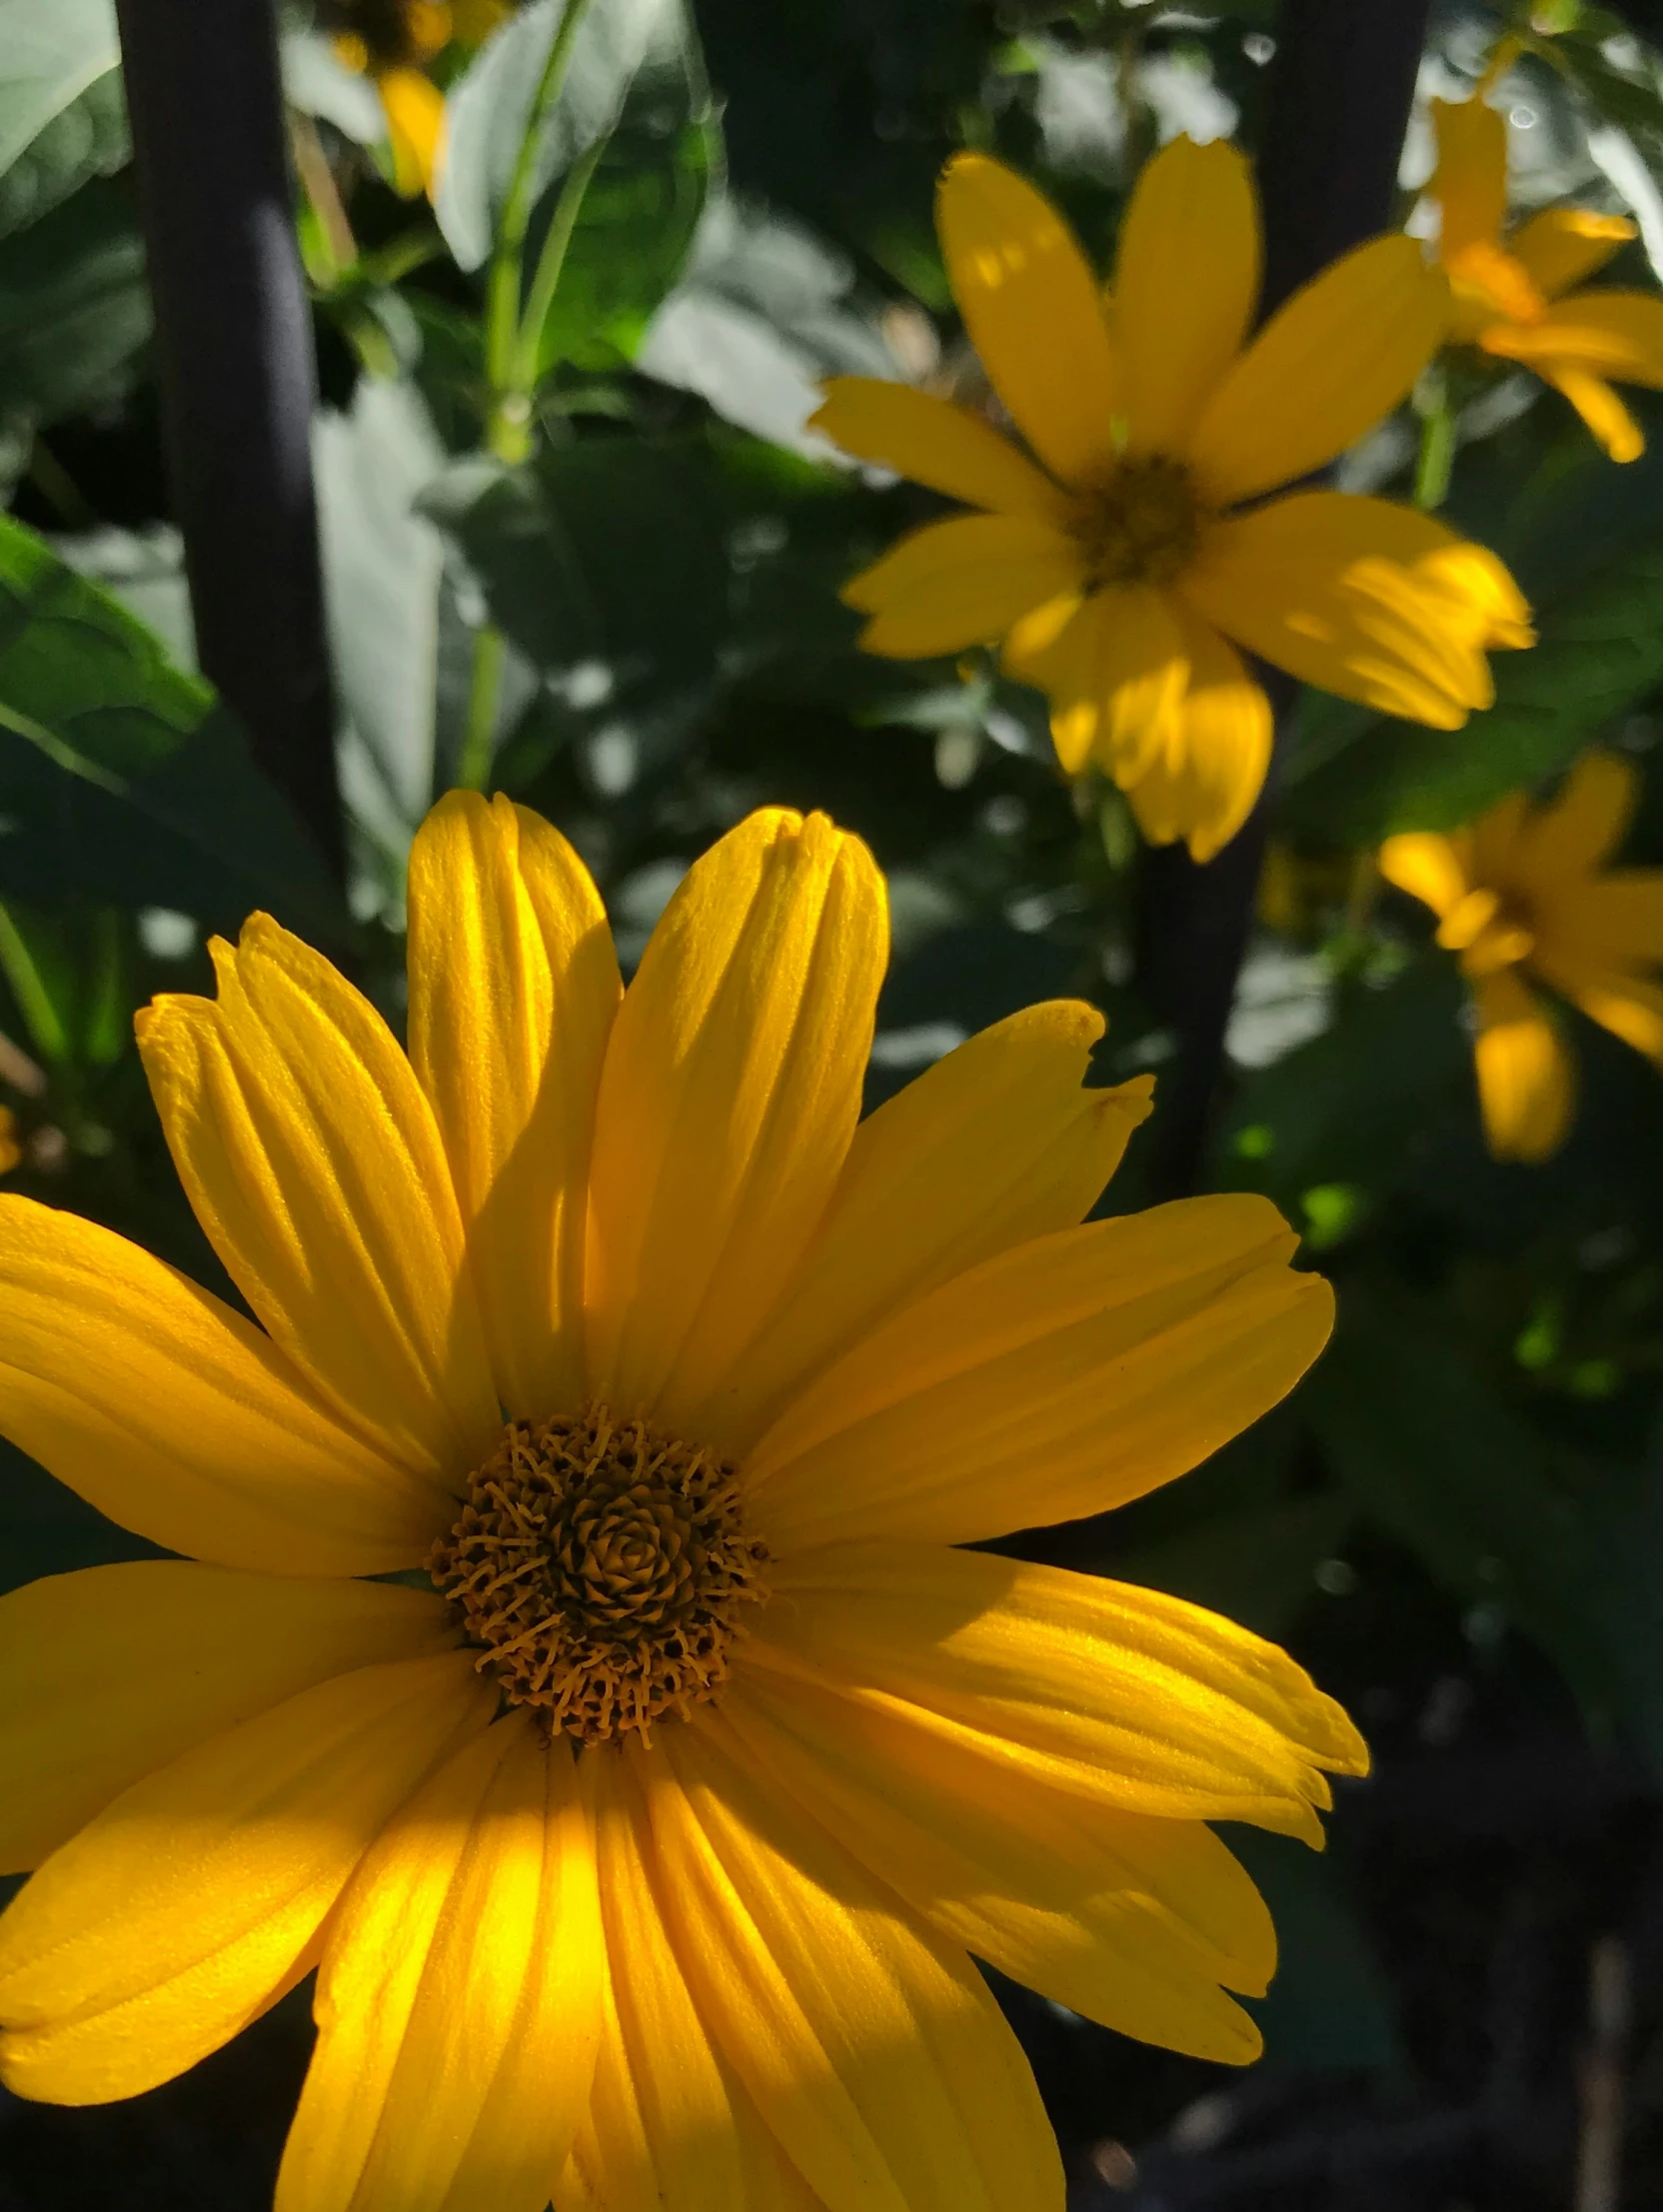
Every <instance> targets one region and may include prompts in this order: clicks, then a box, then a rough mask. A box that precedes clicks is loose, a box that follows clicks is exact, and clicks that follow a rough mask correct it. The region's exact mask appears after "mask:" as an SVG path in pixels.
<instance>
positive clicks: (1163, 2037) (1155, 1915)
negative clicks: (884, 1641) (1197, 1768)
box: [717, 1668, 1276, 2065]
mask: <svg viewBox="0 0 1663 2212" xmlns="http://www.w3.org/2000/svg"><path fill="white" fill-rule="evenodd" d="M717 1723H718V1724H719V1725H722V1724H725V1725H726V1726H727V1727H728V1728H730V1729H731V1730H732V1731H733V1733H734V1734H735V1735H736V1736H738V1737H739V1738H740V1739H741V1740H742V1741H743V1742H744V1744H745V1745H746V1747H747V1749H748V1750H749V1751H750V1752H751V1754H752V1757H753V1759H754V1760H755V1761H756V1762H757V1763H758V1765H759V1766H760V1767H761V1768H763V1769H764V1770H765V1771H767V1772H768V1773H770V1774H771V1775H774V1776H776V1777H777V1778H778V1780H779V1782H780V1783H781V1785H782V1786H783V1787H785V1788H787V1789H789V1790H790V1791H791V1792H792V1794H793V1796H794V1797H795V1798H797V1799H799V1800H800V1801H801V1802H802V1804H803V1805H804V1806H805V1807H806V1809H807V1810H809V1811H810V1812H812V1813H813V1814H814V1816H815V1818H816V1819H817V1820H819V1821H820V1823H821V1824H822V1826H823V1827H825V1828H827V1829H828V1830H829V1831H830V1832H831V1833H832V1835H834V1836H835V1837H836V1838H837V1839H838V1841H839V1842H840V1843H842V1844H843V1846H844V1848H845V1849H847V1850H850V1851H852V1852H853V1854H854V1855H855V1857H856V1858H858V1859H859V1860H860V1862H861V1863H862V1865H864V1866H865V1867H866V1868H867V1869H868V1870H869V1871H870V1872H871V1873H873V1874H875V1875H876V1876H877V1877H878V1878H879V1879H880V1880H882V1881H884V1882H886V1883H888V1884H889V1885H891V1886H892V1887H893V1888H895V1889H897V1890H898V1891H899V1892H900V1893H901V1895H902V1896H904V1897H905V1899H906V1900H907V1902H908V1903H909V1904H910V1905H911V1906H913V1908H914V1909H915V1910H916V1911H918V1912H920V1913H922V1914H923V1916H924V1917H925V1919H927V1920H928V1921H929V1922H930V1924H931V1925H932V1926H934V1927H936V1928H939V1929H940V1930H941V1932H942V1933H943V1934H944V1935H947V1936H949V1937H951V1938H952V1939H953V1940H954V1941H955V1942H958V1943H961V1944H963V1946H964V1948H965V1949H966V1950H968V1951H971V1952H973V1953H974V1954H975V1956H976V1957H977V1958H984V1959H986V1960H987V1962H988V1963H989V1964H990V1965H992V1966H996V1967H997V1968H998V1970H999V1972H1000V1973H1002V1974H1008V1975H1009V1976H1010V1977H1011V1979H1012V1980H1014V1981H1018V1982H1022V1983H1024V1984H1025V1985H1026V1986H1027V1987H1028V1988H1030V1989H1035V1990H1037V1991H1038V1992H1039V1994H1040V1995H1041V1996H1043V1997H1048V1998H1049V1999H1050V2000H1051V2002H1052V2003H1053V2004H1060V2005H1066V2006H1067V2007H1068V2009H1069V2011H1071V2012H1078V2013H1081V2014H1083V2015H1084V2017H1085V2018H1086V2019H1088V2020H1095V2021H1097V2022H1098V2023H1099V2024H1100V2025H1102V2026H1103V2027H1111V2028H1116V2029H1118V2030H1119V2031H1120V2033H1121V2034H1123V2035H1134V2036H1136V2037H1138V2038H1139V2039H1140V2040H1141V2041H1143V2042H1146V2043H1159V2044H1163V2045H1164V2046H1165V2047H1166V2048H1168V2049H1171V2050H1181V2051H1187V2052H1189V2053H1190V2054H1191V2055H1192V2056H1194V2057H1196V2058H1210V2059H1218V2060H1222V2061H1223V2062H1224V2063H1226V2064H1236V2065H1240V2064H1244V2063H1245V2062H1246V2061H1248V2060H1249V2059H1252V2058H1256V2057H1257V2056H1258V2052H1259V2034H1258V2030H1257V2028H1256V2027H1255V2026H1254V2025H1253V2022H1252V2021H1251V2020H1250V2019H1249V2018H1248V2016H1247V2015H1246V2013H1244V2012H1243V2011H1242V2010H1241V2008H1240V2006H1239V2005H1236V2004H1234V2003H1232V2002H1231V2000H1230V1999H1229V1998H1228V1997H1227V1996H1225V1995H1224V1992H1223V1988H1221V1987H1220V1983H1222V1984H1224V1985H1225V1987H1230V1988H1236V1989H1240V1990H1243V1991H1245V1992H1247V1993H1248V1994H1250V1995H1262V1993H1263V1991H1264V1989H1265V1987H1266V1985H1267V1984H1268V1982H1269V1979H1270V1975H1271V1972H1272V1971H1273V1969H1274V1966H1275V1962H1276V1939H1275V1932H1274V1930H1273V1929H1272V1927H1271V1924H1270V1916H1269V1914H1268V1913H1267V1912H1266V1911H1265V1909H1264V1905H1263V1903H1262V1901H1261V1900H1260V1898H1259V1895H1258V1892H1257V1891H1256V1890H1255V1889H1254V1887H1253V1885H1252V1883H1251V1882H1250V1881H1249V1880H1248V1878H1247V1876H1246V1875H1245V1874H1244V1873H1243V1871H1242V1869H1241V1868H1240V1866H1239V1865H1238V1864H1237V1863H1236V1861H1235V1860H1234V1859H1233V1858H1232V1857H1231V1855H1230V1853H1229V1852H1228V1851H1227V1850H1226V1849H1225V1848H1224V1846H1223V1844H1222V1843H1220V1842H1219V1840H1218V1838H1217V1837H1216V1836H1215V1835H1214V1834H1213V1833H1212V1831H1211V1829H1209V1828H1207V1827H1206V1826H1204V1825H1203V1824H1202V1823H1201V1822H1200V1821H1198V1820H1150V1819H1145V1818H1142V1817H1140V1816H1139V1815H1137V1814H1135V1813H1127V1812H1119V1811H1116V1810H1115V1809H1113V1808H1112V1807H1110V1806H1106V1805H1100V1804H1093V1803H1088V1802H1086V1801H1085V1800H1083V1799H1081V1798H1078V1797H1073V1796H1070V1795H1069V1794H1068V1793H1066V1792H1065V1791H1063V1790H1060V1789H1056V1788H1054V1787H1049V1786H1047V1785H1046V1784H1044V1783H1042V1782H1039V1781H1037V1780H1035V1779H1033V1778H1032V1777H1031V1776H1029V1777H1026V1778H1025V1779H1024V1780H1023V1783H1022V1786H1021V1787H1020V1788H1019V1789H1013V1788H1012V1787H1011V1786H1010V1776H1009V1773H1008V1770H1007V1769H1005V1768H1004V1767H1002V1766H1001V1765H1000V1764H999V1763H998V1762H997V1760H996V1759H992V1758H988V1757H985V1756H983V1755H982V1754H981V1753H979V1752H978V1751H976V1750H974V1749H970V1748H966V1746H965V1745H964V1744H963V1743H962V1742H957V1741H948V1740H947V1739H945V1738H944V1737H942V1736H939V1735H937V1734H934V1733H932V1732H931V1731H930V1730H929V1729H928V1728H920V1727H918V1726H916V1725H914V1724H913V1723H912V1721H911V1720H910V1719H909V1718H908V1717H907V1715H906V1714H905V1712H904V1711H903V1710H902V1709H901V1708H900V1707H898V1706H896V1705H894V1704H892V1703H891V1704H886V1705H884V1706H882V1707H879V1706H878V1705H876V1704H873V1703H858V1702H855V1701H853V1700H851V1699H849V1698H846V1697H838V1696H836V1695H835V1694H833V1693H832V1692H829V1691H827V1690H824V1689H820V1688H817V1687H815V1686H814V1685H813V1684H811V1683H810V1682H807V1681H805V1680H803V1679H801V1678H799V1677H796V1676H794V1677H793V1678H792V1679H791V1680H790V1681H789V1682H788V1681H784V1680H781V1679H779V1678H772V1679H771V1678H770V1677H769V1676H767V1675H766V1674H765V1673H764V1672H763V1671H762V1669H760V1668H753V1669H752V1670H751V1671H750V1673H749V1674H748V1676H747V1678H746V1681H745V1686H744V1690H743V1692H742V1693H740V1694H737V1695H735V1696H732V1697H730V1698H729V1699H727V1700H726V1702H725V1703H724V1705H723V1707H722V1710H721V1712H720V1713H719V1714H718V1715H717Z"/></svg>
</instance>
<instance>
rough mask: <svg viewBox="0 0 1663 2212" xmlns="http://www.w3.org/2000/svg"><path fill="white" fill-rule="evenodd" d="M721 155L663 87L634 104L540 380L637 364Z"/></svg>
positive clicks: (618, 137)
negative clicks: (562, 371) (555, 373)
mask: <svg viewBox="0 0 1663 2212" xmlns="http://www.w3.org/2000/svg"><path fill="white" fill-rule="evenodd" d="M661 83H662V81H661ZM638 106H639V107H641V108H642V109H643V110H644V111H645V112H641V113H639V114H638V113H636V112H634V111H635V110H637V108H638ZM721 156H722V141H721V136H720V133H719V131H718V129H717V126H716V123H715V120H714V117H712V115H711V114H710V113H709V112H708V111H707V112H706V113H704V114H697V115H696V114H692V113H690V112H688V109H687V105H686V103H682V104H681V108H680V112H678V107H677V105H676V104H673V98H672V97H669V96H667V93H666V91H665V90H664V89H661V88H659V87H656V88H655V91H654V96H653V98H652V100H651V102H650V103H648V102H638V101H637V99H636V98H635V97H634V96H632V99H631V101H630V103H629V108H628V109H627V111H626V113H625V116H624V119H623V121H622V122H621V123H620V124H619V127H618V128H617V130H615V131H614V132H613V133H612V135H611V137H610V138H608V140H607V141H606V145H605V150H604V151H603V153H602V155H601V158H600V160H599V162H598V163H597V165H596V168H595V172H594V174H593V175H592V176H591V178H590V180H589V184H588V188H587V190H586V191H585V193H584V198H583V206H582V208H581V209H580V211H579V215H578V220H577V225H576V227H575V229H574V230H573V233H572V240H571V244H570V245H569V246H568V248H567V252H566V260H565V263H564V265H563V267H562V270H561V278H560V285H559V288H558V290H557V291H556V294H555V298H554V301H553V304H552V306H551V308H550V311H549V313H548V315H547V316H545V318H544V321H543V327H542V329H541V331H540V332H539V333H538V373H539V376H540V377H542V376H547V375H548V374H549V372H550V371H551V370H552V369H554V368H556V367H558V366H559V365H560V363H562V362H570V363H571V364H572V365H573V366H574V367H575V368H579V369H588V370H603V369H610V368H617V367H618V366H619V365H620V364H621V363H622V362H627V361H629V360H631V359H633V358H634V355H635V353H636V349H637V348H638V347H639V346H640V344H641V341H642V336H643V334H644V332H645V331H646V329H647V326H648V323H649V321H650V320H651V318H652V315H653V313H654V310H655V309H656V308H657V307H658V306H659V305H660V303H661V302H662V301H663V299H664V297H665V295H666V294H667V293H668V292H669V291H670V289H671V287H672V286H673V285H674V284H675V282H676V280H677V278H678V277H679V276H680V275H681V273H682V266H683V264H684V263H685V262H686V260H687V258H688V254H689V252H690V250H691V248H692V246H693V240H694V234H695V232H696V231H697V229H698V226H699V218H700V215H701V214H702V212H703V210H704V206H705V195H706V192H707V190H708V189H709V186H710V183H711V178H712V175H713V173H714V172H718V171H719V170H720V165H721ZM535 258H536V257H535V252H534V255H533V259H534V261H535Z"/></svg>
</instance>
